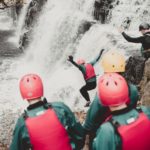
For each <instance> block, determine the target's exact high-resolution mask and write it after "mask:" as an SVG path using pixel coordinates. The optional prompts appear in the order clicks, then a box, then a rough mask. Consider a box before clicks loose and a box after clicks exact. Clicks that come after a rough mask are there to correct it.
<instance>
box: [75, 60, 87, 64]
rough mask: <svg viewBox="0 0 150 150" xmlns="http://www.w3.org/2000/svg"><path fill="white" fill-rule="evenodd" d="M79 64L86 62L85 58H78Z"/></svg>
mask: <svg viewBox="0 0 150 150" xmlns="http://www.w3.org/2000/svg"><path fill="white" fill-rule="evenodd" d="M77 64H78V65H82V64H85V60H84V59H78V60H77Z"/></svg>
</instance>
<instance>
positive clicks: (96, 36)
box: [1, 0, 149, 108]
mask: <svg viewBox="0 0 150 150" xmlns="http://www.w3.org/2000/svg"><path fill="white" fill-rule="evenodd" d="M127 2H128V3H127ZM135 2H136V1H135V0H132V3H131V4H132V5H133V6H134V5H135ZM93 3H94V1H93V0H88V1H87V0H86V1H85V0H62V1H59V0H55V1H54V0H49V1H48V2H47V3H46V5H45V6H44V8H43V11H42V13H41V15H40V17H39V21H38V24H37V25H36V26H35V28H34V35H33V40H32V42H31V44H30V46H29V48H28V49H27V50H26V54H25V56H23V58H20V59H19V60H17V62H16V63H13V64H14V65H10V68H11V69H10V71H8V72H7V74H8V76H12V79H14V78H15V80H13V81H12V82H11V81H9V84H12V85H10V87H11V90H9V93H8V99H10V97H11V95H13V96H14V97H13V99H14V98H15V97H16V98H15V103H19V102H18V99H20V95H19V94H18V90H19V89H16V88H14V87H16V86H17V85H18V82H16V81H17V80H18V79H19V78H20V77H21V76H22V75H23V74H25V73H30V72H33V73H38V74H40V75H41V76H42V78H43V81H44V85H45V96H46V97H47V98H48V99H49V100H52V101H53V100H54V101H58V100H62V101H64V102H65V103H67V104H68V105H69V106H71V107H72V106H76V107H77V108H78V107H79V108H82V106H83V104H84V103H85V100H84V99H83V98H82V96H80V94H79V88H80V87H81V86H82V85H83V84H84V80H83V77H82V75H81V73H80V71H79V70H78V69H77V68H75V67H74V66H72V65H71V64H70V63H69V62H68V61H67V57H68V55H70V54H71V55H73V56H74V59H75V60H76V59H77V58H79V57H83V58H84V59H85V60H86V61H91V60H93V58H94V57H96V56H97V55H98V53H99V51H100V49H101V48H106V49H110V48H111V49H116V47H117V49H118V50H120V51H122V52H124V49H129V48H130V46H129V44H127V43H126V42H125V40H124V39H123V38H122V37H121V35H120V34H119V33H118V32H117V30H116V27H117V26H120V24H121V22H122V21H123V20H124V16H123V14H122V15H121V16H119V15H118V14H119V13H118V12H120V14H121V13H122V12H125V10H126V7H125V6H128V4H129V1H123V0H121V1H120V4H119V5H118V6H116V8H115V9H114V10H113V12H112V17H113V18H112V21H111V22H110V24H109V25H101V24H100V23H99V22H97V23H96V24H94V25H93V26H92V27H91V28H90V30H89V31H87V32H86V33H85V34H84V35H78V34H77V33H78V28H79V26H80V25H81V24H82V23H83V21H84V20H88V21H93V19H92V11H93ZM147 4H148V1H144V2H143V4H142V6H143V7H142V8H141V9H140V10H139V12H144V5H145V6H146V5H147ZM139 6H140V5H139ZM146 9H147V7H146ZM148 13H149V11H148ZM139 14H140V13H139ZM117 15H118V16H117ZM133 15H134V12H133V11H132V12H131V13H129V16H133ZM116 18H117V19H116ZM140 21H141V18H140V17H139V19H137V22H140ZM132 24H133V25H134V22H132ZM133 25H132V26H133ZM113 26H115V28H114V27H113ZM135 27H136V23H135ZM132 47H134V46H133V45H132ZM100 70H101V69H100V65H99V63H98V65H97V66H96V72H97V74H100V73H99V72H100ZM10 74H11V75H10ZM6 77H7V76H6ZM3 82H4V81H3ZM5 82H6V83H7V82H8V80H7V79H6V81H5ZM5 88H7V87H6V86H4V89H5ZM4 89H3V90H2V91H1V93H2V95H3V93H4V92H6V91H7V90H4ZM16 90H17V91H16ZM14 93H15V94H14ZM94 94H95V90H93V91H92V92H91V93H90V96H91V97H93V96H94ZM4 97H5V96H4ZM78 101H80V102H78ZM13 103H14V101H13ZM20 103H22V101H20ZM72 108H75V107H72Z"/></svg>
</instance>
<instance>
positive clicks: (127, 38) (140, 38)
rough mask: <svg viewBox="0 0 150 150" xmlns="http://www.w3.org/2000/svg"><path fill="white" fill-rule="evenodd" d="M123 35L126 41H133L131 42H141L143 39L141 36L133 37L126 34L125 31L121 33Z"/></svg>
mask: <svg viewBox="0 0 150 150" xmlns="http://www.w3.org/2000/svg"><path fill="white" fill-rule="evenodd" d="M122 35H123V37H124V38H125V39H126V40H127V41H128V42H133V43H142V42H143V40H144V37H143V36H140V37H137V38H133V37H130V36H128V35H127V34H126V33H125V32H123V33H122Z"/></svg>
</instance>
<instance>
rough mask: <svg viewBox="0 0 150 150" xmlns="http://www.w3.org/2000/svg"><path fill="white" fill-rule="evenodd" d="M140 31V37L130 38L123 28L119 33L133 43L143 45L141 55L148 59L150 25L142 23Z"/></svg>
mask: <svg viewBox="0 0 150 150" xmlns="http://www.w3.org/2000/svg"><path fill="white" fill-rule="evenodd" d="M139 31H140V32H141V33H142V36H140V37H130V36H129V35H127V34H126V33H125V32H124V30H123V29H122V28H120V29H119V32H120V33H121V34H122V36H123V37H124V38H125V39H126V40H127V41H128V42H133V43H141V44H142V47H141V53H142V56H144V57H145V58H146V59H148V58H149V57H150V25H149V24H148V23H142V24H140V26H139Z"/></svg>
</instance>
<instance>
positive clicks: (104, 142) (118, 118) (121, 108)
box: [92, 73, 150, 150]
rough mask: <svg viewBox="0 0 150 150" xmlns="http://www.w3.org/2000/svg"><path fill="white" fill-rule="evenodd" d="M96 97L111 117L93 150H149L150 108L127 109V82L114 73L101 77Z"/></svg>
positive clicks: (101, 127) (99, 134)
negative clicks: (107, 109)
mask: <svg viewBox="0 0 150 150" xmlns="http://www.w3.org/2000/svg"><path fill="white" fill-rule="evenodd" d="M98 97H99V99H100V100H101V101H100V102H101V103H102V105H103V106H106V107H109V110H110V111H111V116H110V117H109V118H107V121H106V122H105V123H103V124H102V125H101V126H100V127H99V129H98V131H97V135H96V138H95V139H94V141H93V149H92V150H118V149H119V150H149V149H150V142H149V139H150V108H147V107H144V106H140V107H137V108H132V107H128V106H127V104H126V103H127V102H128V101H130V98H129V89H128V84H127V82H126V80H125V79H124V78H123V77H122V76H121V75H119V74H117V73H108V74H105V75H103V76H101V77H100V80H99V82H98Z"/></svg>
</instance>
